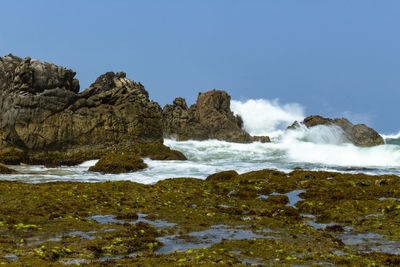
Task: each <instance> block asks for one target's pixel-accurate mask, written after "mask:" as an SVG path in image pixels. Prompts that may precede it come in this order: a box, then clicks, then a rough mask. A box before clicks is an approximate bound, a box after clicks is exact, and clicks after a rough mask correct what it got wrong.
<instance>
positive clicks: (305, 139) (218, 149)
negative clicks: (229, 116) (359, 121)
mask: <svg viewBox="0 0 400 267" xmlns="http://www.w3.org/2000/svg"><path fill="white" fill-rule="evenodd" d="M231 108H232V110H233V111H234V113H236V114H239V115H241V116H242V118H243V121H244V128H245V129H246V130H247V131H248V132H249V133H250V134H252V135H268V136H270V137H271V143H259V142H255V143H251V144H238V143H229V142H224V141H218V140H207V141H190V140H189V141H184V142H178V141H175V140H170V139H167V140H165V141H164V143H165V144H166V145H167V146H169V147H171V148H173V149H177V150H179V151H181V152H183V153H184V154H185V155H186V157H187V158H188V160H187V161H158V160H150V159H144V161H145V162H146V163H147V164H148V166H149V167H148V168H147V169H145V170H141V171H138V172H135V173H127V174H105V175H103V174H100V173H93V172H88V168H89V167H90V166H92V165H94V164H95V163H96V162H97V161H96V160H91V161H87V162H84V163H82V164H80V165H78V166H72V167H66V166H62V167H59V168H46V167H44V166H11V167H12V168H14V169H16V170H18V171H19V172H20V174H16V175H0V179H1V180H17V181H24V182H29V183H40V182H50V181H81V182H100V181H109V180H114V181H117V180H128V181H134V182H139V183H144V184H151V183H155V182H157V181H159V180H162V179H166V178H173V177H194V178H200V179H205V178H206V177H207V176H208V175H210V174H213V173H215V172H219V171H223V170H236V171H237V172H239V173H244V172H248V171H253V170H260V169H266V168H268V169H277V170H280V171H284V172H290V171H292V170H293V169H294V168H296V167H300V168H303V169H307V170H327V171H339V172H347V173H358V172H363V173H367V174H372V175H379V174H396V175H400V134H397V135H387V136H384V135H383V137H384V138H385V141H386V144H385V145H381V146H376V147H368V148H365V147H356V146H354V145H352V144H349V143H346V142H345V141H346V140H345V139H344V137H343V134H342V130H341V129H340V128H339V127H335V126H317V127H313V128H311V129H307V128H305V127H303V128H299V129H296V130H289V131H287V130H285V129H286V127H287V126H288V125H290V124H292V123H293V121H295V120H298V121H301V120H302V119H303V118H304V117H305V115H304V111H303V108H302V107H301V106H299V105H297V104H285V105H281V104H280V103H279V101H277V100H274V101H270V100H262V99H260V100H248V101H244V102H240V101H234V100H233V101H232V102H231Z"/></svg>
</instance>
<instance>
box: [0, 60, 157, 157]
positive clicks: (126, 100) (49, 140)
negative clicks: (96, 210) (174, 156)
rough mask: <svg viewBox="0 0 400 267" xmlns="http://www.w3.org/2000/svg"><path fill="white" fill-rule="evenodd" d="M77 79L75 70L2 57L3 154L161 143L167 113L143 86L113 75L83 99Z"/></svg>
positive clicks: (103, 78)
mask: <svg viewBox="0 0 400 267" xmlns="http://www.w3.org/2000/svg"><path fill="white" fill-rule="evenodd" d="M74 76H75V72H73V71H72V70H69V69H66V68H62V67H59V66H56V65H53V64H50V63H43V62H39V61H37V60H32V59H30V58H25V59H21V58H19V57H16V56H13V55H8V56H6V57H4V58H0V149H5V148H8V147H16V148H20V149H22V150H28V151H55V150H66V149H75V148H79V149H82V148H88V149H94V148H96V149H100V148H102V147H109V146H114V145H118V146H124V145H132V144H135V143H146V142H153V141H161V142H162V123H161V118H162V110H161V108H160V106H159V105H158V104H157V103H156V102H152V101H150V100H149V96H148V93H147V91H146V90H145V89H144V87H143V85H142V84H140V83H136V82H134V81H132V80H130V79H127V78H126V77H125V73H122V72H120V73H116V74H115V73H113V72H108V73H106V74H104V75H101V76H100V77H99V78H98V79H97V80H96V81H95V82H94V83H93V84H92V85H91V86H90V87H89V88H88V89H86V90H85V91H84V92H82V93H80V94H79V93H78V91H79V82H78V80H76V79H74Z"/></svg>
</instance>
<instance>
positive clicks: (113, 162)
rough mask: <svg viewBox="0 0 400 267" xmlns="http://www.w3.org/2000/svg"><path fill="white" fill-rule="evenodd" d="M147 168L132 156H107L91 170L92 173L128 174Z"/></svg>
mask: <svg viewBox="0 0 400 267" xmlns="http://www.w3.org/2000/svg"><path fill="white" fill-rule="evenodd" d="M144 168H147V164H146V163H144V162H143V160H142V159H141V158H140V157H139V156H137V155H132V154H107V155H104V156H103V157H101V158H100V160H99V161H98V162H97V163H96V165H94V166H92V167H90V168H89V171H91V172H101V173H103V174H105V173H114V174H116V173H126V172H135V171H138V170H141V169H144Z"/></svg>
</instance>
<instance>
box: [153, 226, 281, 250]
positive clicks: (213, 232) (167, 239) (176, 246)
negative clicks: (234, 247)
mask: <svg viewBox="0 0 400 267" xmlns="http://www.w3.org/2000/svg"><path fill="white" fill-rule="evenodd" d="M268 232H269V231H268ZM256 238H273V239H276V238H277V237H275V236H265V235H262V234H255V233H253V232H252V231H251V230H247V229H238V228H232V227H229V226H226V225H214V226H212V228H211V229H207V230H204V231H199V232H191V233H189V234H187V235H185V236H178V235H170V236H163V237H159V238H157V240H158V241H160V242H162V243H163V244H164V246H163V247H161V248H160V249H159V250H157V252H156V253H158V254H167V253H171V252H174V251H187V250H189V249H198V248H208V247H211V246H212V245H214V244H217V243H220V242H221V241H222V240H244V239H256Z"/></svg>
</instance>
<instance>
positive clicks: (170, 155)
mask: <svg viewBox="0 0 400 267" xmlns="http://www.w3.org/2000/svg"><path fill="white" fill-rule="evenodd" d="M121 151H122V152H123V153H131V154H136V155H138V156H141V157H146V158H150V159H152V160H187V158H186V157H185V155H183V153H182V152H180V151H177V150H173V149H171V148H169V147H167V146H166V145H164V144H163V143H161V142H153V143H146V144H136V145H134V146H131V147H124V148H122V149H121Z"/></svg>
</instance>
